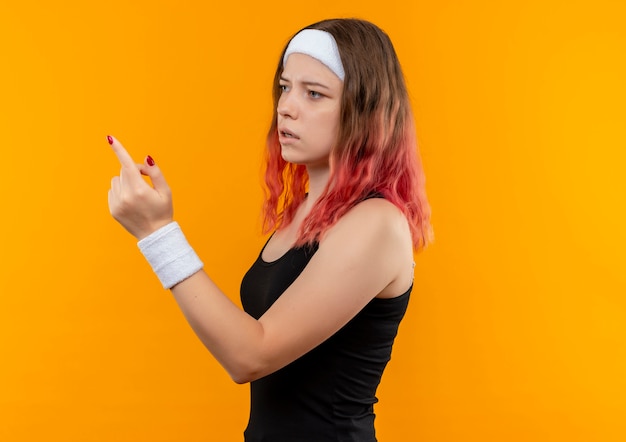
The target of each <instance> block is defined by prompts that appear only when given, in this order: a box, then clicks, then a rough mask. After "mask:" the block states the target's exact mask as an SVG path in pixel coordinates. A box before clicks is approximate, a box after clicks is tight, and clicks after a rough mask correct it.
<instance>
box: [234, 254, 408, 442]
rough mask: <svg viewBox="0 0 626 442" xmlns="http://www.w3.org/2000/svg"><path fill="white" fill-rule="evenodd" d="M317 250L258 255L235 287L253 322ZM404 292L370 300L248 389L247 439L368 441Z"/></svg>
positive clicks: (405, 296) (261, 441)
mask: <svg viewBox="0 0 626 442" xmlns="http://www.w3.org/2000/svg"><path fill="white" fill-rule="evenodd" d="M316 251H317V245H314V246H311V247H302V248H293V249H291V250H289V251H288V252H287V253H286V254H285V255H283V256H282V257H281V258H279V259H277V260H276V261H272V262H265V261H263V259H262V258H261V254H262V253H263V252H262V251H261V254H259V257H258V258H257V260H256V261H255V262H254V264H253V265H252V267H251V268H250V270H248V272H247V273H246V275H245V276H244V278H243V281H242V283H241V302H242V305H243V308H244V310H245V311H246V312H248V313H249V314H250V315H252V316H253V317H255V318H257V319H258V318H260V317H261V316H262V315H263V313H265V311H267V309H269V308H270V306H271V305H272V304H273V303H274V302H275V301H276V299H278V297H279V296H280V295H281V294H282V293H283V292H284V291H285V290H286V289H287V287H289V285H291V283H292V282H293V281H295V279H296V278H297V277H298V275H300V273H301V272H302V271H303V270H304V268H305V267H306V265H307V264H308V262H309V260H310V259H311V257H312V256H313V255H314V254H315V252H316ZM410 292H411V288H409V290H408V291H407V292H406V293H404V294H403V295H401V296H398V297H396V298H391V299H379V298H374V299H373V300H372V301H371V302H370V303H368V304H367V305H366V306H365V307H364V308H363V310H361V312H359V313H358V314H357V315H356V316H355V317H354V318H353V319H352V320H351V321H350V322H349V323H348V324H346V325H345V326H344V327H343V328H341V329H340V330H339V331H338V332H337V333H335V334H334V335H333V336H331V337H330V338H329V339H328V340H326V341H325V342H323V343H322V344H320V345H319V346H318V347H316V348H314V349H313V350H311V351H310V352H309V353H307V354H305V355H304V356H302V357H300V358H299V359H297V360H295V361H294V362H292V363H291V364H289V365H287V366H285V367H284V368H282V369H280V370H278V371H276V372H274V373H272V374H270V375H267V376H265V377H263V378H261V379H258V380H256V381H253V382H251V384H250V396H251V399H250V418H249V421H248V426H247V428H246V430H245V432H244V435H245V441H246V442H330V441H333V442H335V441H341V442H348V441H350V442H375V441H376V435H375V431H374V409H373V408H374V407H373V406H374V403H376V402H377V401H378V400H377V398H376V389H377V387H378V384H379V383H380V379H381V376H382V374H383V370H384V369H385V366H386V365H387V362H388V361H389V359H390V357H391V347H392V345H393V341H394V338H395V337H396V334H397V331H398V325H399V324H400V320H401V319H402V317H403V316H404V313H405V312H406V308H407V305H408V302H409V296H410Z"/></svg>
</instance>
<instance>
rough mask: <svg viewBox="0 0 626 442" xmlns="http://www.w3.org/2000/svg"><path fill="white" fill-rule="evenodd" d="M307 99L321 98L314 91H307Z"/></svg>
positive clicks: (320, 95)
mask: <svg viewBox="0 0 626 442" xmlns="http://www.w3.org/2000/svg"><path fill="white" fill-rule="evenodd" d="M309 97H311V98H322V94H320V93H319V92H316V91H309Z"/></svg>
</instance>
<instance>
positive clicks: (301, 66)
mask: <svg viewBox="0 0 626 442" xmlns="http://www.w3.org/2000/svg"><path fill="white" fill-rule="evenodd" d="M282 76H283V77H284V78H286V79H289V80H294V81H297V80H302V79H303V78H304V77H306V79H315V80H318V81H319V80H325V81H327V82H329V83H331V84H330V85H341V84H342V83H343V82H342V81H341V80H340V79H339V77H337V75H336V74H335V73H334V72H333V71H331V70H330V69H329V68H328V67H327V66H326V65H325V64H324V63H322V62H321V61H319V60H318V59H316V58H313V57H311V56H310V55H306V54H300V53H297V52H296V53H293V54H291V55H289V57H287V61H286V62H285V67H284V68H283V74H282ZM291 77H293V78H291Z"/></svg>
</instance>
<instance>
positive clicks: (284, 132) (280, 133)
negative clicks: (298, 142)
mask: <svg viewBox="0 0 626 442" xmlns="http://www.w3.org/2000/svg"><path fill="white" fill-rule="evenodd" d="M278 136H279V137H280V138H290V139H298V136H297V135H296V134H294V133H293V132H290V131H289V130H287V129H278Z"/></svg>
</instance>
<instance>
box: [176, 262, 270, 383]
mask: <svg viewBox="0 0 626 442" xmlns="http://www.w3.org/2000/svg"><path fill="white" fill-rule="evenodd" d="M171 290H172V294H173V295H174V298H175V299H176V302H177V303H178V305H179V307H180V309H181V311H182V312H183V314H184V315H185V317H186V319H187V321H188V322H189V325H190V326H191V328H192V329H193V330H194V332H195V333H196V335H197V336H198V338H199V339H200V340H201V341H202V343H203V344H204V345H205V347H206V348H207V349H208V350H209V351H210V352H211V354H213V356H214V357H215V358H216V359H217V360H218V362H219V363H220V364H221V365H222V366H223V367H224V368H225V369H226V371H227V372H228V373H229V375H230V376H231V377H232V379H233V380H234V381H235V382H237V383H244V382H249V381H251V380H254V379H256V378H258V377H259V376H260V375H261V373H262V372H263V371H264V370H263V369H262V367H263V365H264V364H263V362H262V361H263V358H262V355H261V351H260V350H261V349H262V348H263V345H262V343H263V336H264V330H263V326H262V324H261V323H260V322H259V321H257V320H256V319H254V318H253V317H252V316H250V315H248V314H247V313H245V312H244V311H243V310H241V309H240V308H239V307H238V306H237V305H235V304H234V303H233V302H232V301H231V300H230V299H229V298H228V297H227V296H226V295H225V294H224V293H223V292H222V291H221V290H220V289H219V288H218V287H217V285H215V283H214V282H213V281H212V280H211V279H210V278H209V276H208V275H207V274H206V273H205V272H204V271H202V270H201V271H199V272H197V273H195V274H194V275H193V276H191V277H190V278H188V279H186V280H184V281H182V282H181V283H179V284H177V285H175V286H174V287H172V289H171ZM264 374H265V373H264Z"/></svg>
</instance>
